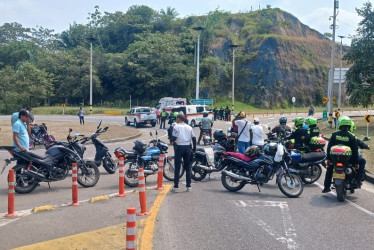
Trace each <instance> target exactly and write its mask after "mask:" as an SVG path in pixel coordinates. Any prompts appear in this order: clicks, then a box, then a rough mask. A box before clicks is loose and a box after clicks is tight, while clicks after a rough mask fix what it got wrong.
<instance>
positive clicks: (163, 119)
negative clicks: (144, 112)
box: [160, 108, 168, 129]
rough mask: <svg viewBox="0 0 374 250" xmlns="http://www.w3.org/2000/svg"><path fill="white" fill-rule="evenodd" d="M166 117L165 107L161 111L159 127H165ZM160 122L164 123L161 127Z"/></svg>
mask: <svg viewBox="0 0 374 250" xmlns="http://www.w3.org/2000/svg"><path fill="white" fill-rule="evenodd" d="M167 117H168V112H166V110H165V108H163V109H162V111H161V123H160V129H165V123H166V118H167ZM162 124H164V127H162Z"/></svg>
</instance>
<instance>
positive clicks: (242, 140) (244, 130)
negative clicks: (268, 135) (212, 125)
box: [235, 111, 252, 154]
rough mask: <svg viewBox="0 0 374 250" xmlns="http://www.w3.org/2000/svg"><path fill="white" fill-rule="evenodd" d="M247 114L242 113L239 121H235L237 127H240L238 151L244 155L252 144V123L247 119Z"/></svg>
mask: <svg viewBox="0 0 374 250" xmlns="http://www.w3.org/2000/svg"><path fill="white" fill-rule="evenodd" d="M245 117H246V114H245V112H243V111H242V112H240V113H239V117H238V119H237V120H236V121H235V125H237V126H238V133H239V134H238V136H237V138H238V151H239V153H242V154H244V152H245V150H246V149H247V148H248V147H249V146H250V145H251V143H252V130H251V122H249V121H247V120H246V119H245Z"/></svg>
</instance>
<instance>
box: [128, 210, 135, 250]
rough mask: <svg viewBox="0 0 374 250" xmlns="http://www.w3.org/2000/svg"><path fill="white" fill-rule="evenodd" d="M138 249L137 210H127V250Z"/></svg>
mask: <svg viewBox="0 0 374 250" xmlns="http://www.w3.org/2000/svg"><path fill="white" fill-rule="evenodd" d="M135 249H136V208H135V207H129V208H127V224H126V250H135Z"/></svg>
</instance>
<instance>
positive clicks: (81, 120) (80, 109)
mask: <svg viewBox="0 0 374 250" xmlns="http://www.w3.org/2000/svg"><path fill="white" fill-rule="evenodd" d="M78 116H79V123H80V124H81V125H82V124H83V125H84V110H83V109H82V107H80V108H79V110H78Z"/></svg>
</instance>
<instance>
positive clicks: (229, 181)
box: [221, 165, 245, 192]
mask: <svg viewBox="0 0 374 250" xmlns="http://www.w3.org/2000/svg"><path fill="white" fill-rule="evenodd" d="M240 170H241V169H240V168H239V167H238V166H235V165H232V166H229V167H228V168H226V171H230V172H232V173H234V174H241V171H240ZM221 182H222V185H223V186H224V187H225V188H226V189H227V190H229V191H230V192H237V191H239V190H241V189H242V188H243V187H244V186H245V181H241V180H235V179H233V178H231V177H230V176H228V175H225V174H222V176H221Z"/></svg>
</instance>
